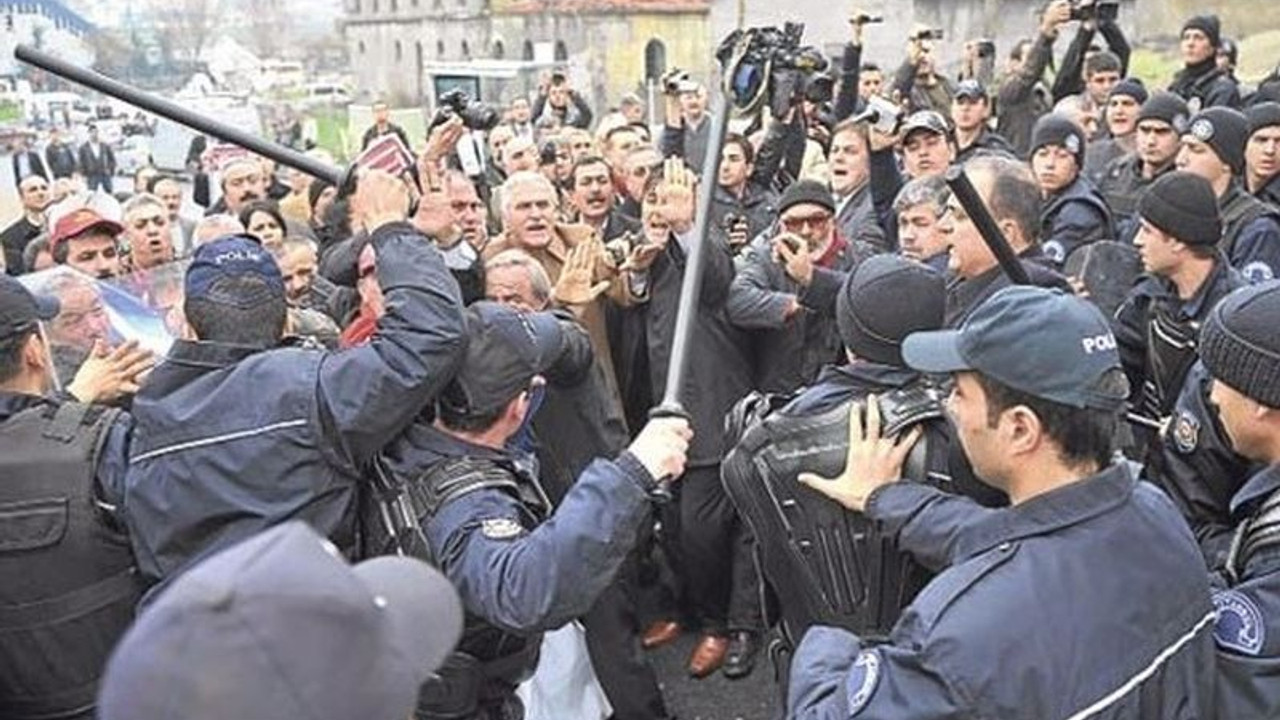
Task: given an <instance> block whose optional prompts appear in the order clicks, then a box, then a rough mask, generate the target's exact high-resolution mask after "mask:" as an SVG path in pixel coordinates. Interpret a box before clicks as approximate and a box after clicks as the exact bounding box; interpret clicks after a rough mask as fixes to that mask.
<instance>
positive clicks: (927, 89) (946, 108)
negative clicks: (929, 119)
mask: <svg viewBox="0 0 1280 720" xmlns="http://www.w3.org/2000/svg"><path fill="white" fill-rule="evenodd" d="M941 39H942V30H940V29H937V28H926V27H919V26H917V27H916V29H915V31H914V32H913V33H912V34H911V36H910V37H909V38H908V39H907V59H906V60H905V61H904V62H903V63H902V66H901V67H899V68H898V72H897V74H896V75H894V78H893V90H894V92H897V93H898V94H899V96H900V97H902V98H904V99H906V101H907V111H908V112H916V111H919V110H934V111H937V112H939V113H942V114H943V115H947V113H949V112H951V95H952V92H953V88H952V86H951V81H950V80H948V79H947V78H945V77H943V76H941V75H939V74H938V72H937V68H936V66H935V64H934V63H935V60H934V56H933V41H934V40H941Z"/></svg>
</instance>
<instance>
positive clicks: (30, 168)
mask: <svg viewBox="0 0 1280 720" xmlns="http://www.w3.org/2000/svg"><path fill="white" fill-rule="evenodd" d="M16 143H17V144H16V145H15V146H14V148H13V182H14V184H15V185H16V184H19V183H21V182H22V181H23V180H24V179H26V178H28V177H31V176H32V175H39V176H40V177H42V178H44V179H45V180H46V181H47V180H48V179H49V173H48V172H47V171H45V169H44V161H43V160H41V159H40V153H38V152H36V151H35V150H32V149H31V141H30V140H28V139H27V138H25V137H22V136H19V137H18V139H17V141H16Z"/></svg>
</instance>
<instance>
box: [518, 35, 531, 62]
mask: <svg viewBox="0 0 1280 720" xmlns="http://www.w3.org/2000/svg"><path fill="white" fill-rule="evenodd" d="M520 55H521V59H522V60H532V59H533V41H532V40H525V41H524V49H523V50H521V51H520Z"/></svg>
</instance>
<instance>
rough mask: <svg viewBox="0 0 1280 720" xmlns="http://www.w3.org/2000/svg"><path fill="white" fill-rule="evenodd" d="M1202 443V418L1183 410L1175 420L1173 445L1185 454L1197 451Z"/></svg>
mask: <svg viewBox="0 0 1280 720" xmlns="http://www.w3.org/2000/svg"><path fill="white" fill-rule="evenodd" d="M1199 444H1200V420H1199V418H1197V417H1196V416H1195V415H1192V414H1191V413H1189V412H1187V411H1186V410H1181V411H1179V412H1178V418H1177V420H1174V422H1173V445H1174V447H1176V448H1177V449H1178V452H1180V453H1183V454H1184V455H1186V454H1190V453H1193V452H1195V450H1196V446H1197V445H1199Z"/></svg>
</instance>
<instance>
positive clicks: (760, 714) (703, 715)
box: [650, 634, 781, 720]
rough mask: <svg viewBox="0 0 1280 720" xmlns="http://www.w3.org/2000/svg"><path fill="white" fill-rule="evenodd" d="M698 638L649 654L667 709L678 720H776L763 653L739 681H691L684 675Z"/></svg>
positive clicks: (769, 671)
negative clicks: (750, 671) (747, 674)
mask: <svg viewBox="0 0 1280 720" xmlns="http://www.w3.org/2000/svg"><path fill="white" fill-rule="evenodd" d="M697 639H698V637H697V635H695V634H686V635H684V636H683V637H681V638H680V639H679V640H677V641H675V642H673V643H671V644H670V645H668V646H666V647H662V648H658V649H657V650H653V651H651V652H650V659H651V660H652V661H653V664H654V668H655V669H656V670H657V672H658V678H659V681H660V682H661V683H662V692H663V695H664V696H665V697H666V700H667V709H668V710H670V712H671V713H672V714H673V715H675V716H677V717H678V718H680V720H775V718H778V717H780V715H781V712H780V709H779V704H778V692H777V687H776V685H775V684H774V679H773V666H772V665H771V664H770V663H769V659H768V658H767V657H766V656H765V654H764V653H763V652H762V653H761V655H760V658H759V659H758V660H757V662H756V667H755V671H754V672H752V674H751V675H749V676H747V677H745V678H742V679H741V680H727V679H725V677H724V675H722V674H720V673H718V672H717V673H715V674H714V675H712V676H711V677H708V678H706V679H705V680H694V679H692V678H690V677H689V675H688V673H687V672H686V671H685V663H686V662H687V661H688V659H689V653H691V652H693V646H694V643H696V642H697Z"/></svg>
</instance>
